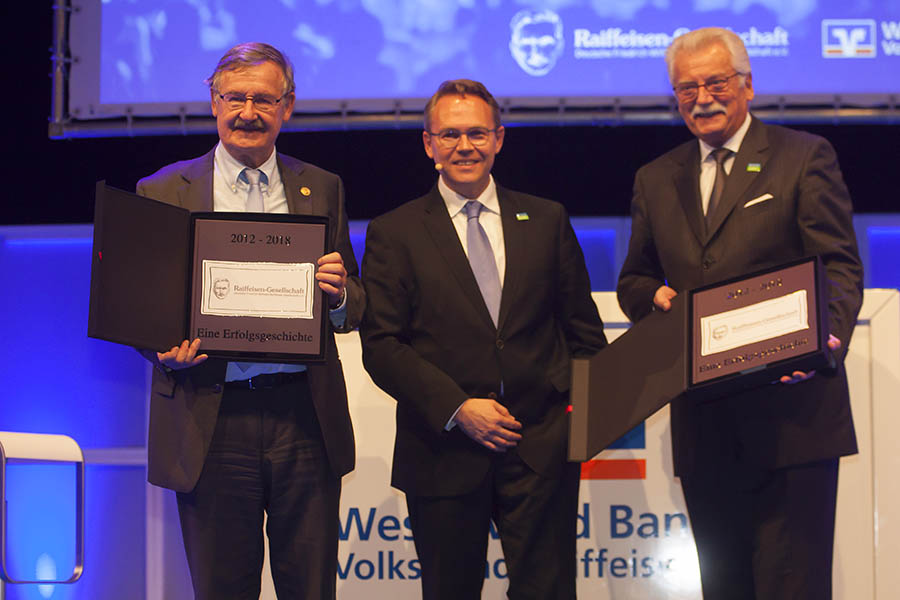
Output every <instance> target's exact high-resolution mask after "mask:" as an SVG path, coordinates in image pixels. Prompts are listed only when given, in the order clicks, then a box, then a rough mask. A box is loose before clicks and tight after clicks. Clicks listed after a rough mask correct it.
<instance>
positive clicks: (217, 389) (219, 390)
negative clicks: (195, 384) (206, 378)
mask: <svg viewBox="0 0 900 600" xmlns="http://www.w3.org/2000/svg"><path fill="white" fill-rule="evenodd" d="M213 393H215V394H221V393H222V384H221V383H217V384H216V385H214V386H213Z"/></svg>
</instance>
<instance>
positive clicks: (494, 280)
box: [464, 200, 501, 326]
mask: <svg viewBox="0 0 900 600" xmlns="http://www.w3.org/2000/svg"><path fill="white" fill-rule="evenodd" d="M464 208H465V211H466V216H467V217H468V225H467V228H466V245H467V246H468V250H469V264H470V265H471V266H472V273H473V274H474V275H475V280H476V281H477V282H478V288H479V289H480V290H481V297H482V298H484V303H485V304H486V305H487V308H488V312H489V313H491V320H492V321H494V325H495V326H496V325H497V318H498V317H499V316H500V293H501V290H500V274H499V273H498V272H497V262H496V260H495V259H494V251H493V250H492V249H491V242H490V240H488V236H487V233H486V232H485V231H484V227H482V226H481V223H479V222H478V215H479V213H480V212H481V208H482V206H481V202H478V201H477V200H470V201H468V202H466V205H465V207H464Z"/></svg>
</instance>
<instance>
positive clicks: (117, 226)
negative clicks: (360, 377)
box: [88, 182, 330, 362]
mask: <svg viewBox="0 0 900 600" xmlns="http://www.w3.org/2000/svg"><path fill="white" fill-rule="evenodd" d="M329 239H330V236H329V222H328V218H327V217H321V216H311V215H293V214H268V213H267V214H256V213H223V212H219V213H216V212H211V213H191V212H189V211H188V210H185V209H182V208H179V207H176V206H172V205H169V204H166V203H163V202H158V201H155V200H152V199H149V198H145V197H143V196H138V195H136V194H132V193H129V192H125V191H122V190H117V189H115V188H111V187H109V186H106V185H105V183H104V182H99V183H98V184H97V201H96V206H95V218H94V248H93V254H92V259H91V260H92V265H91V300H90V313H89V317H88V335H89V336H91V337H96V338H99V339H104V340H107V341H112V342H116V343H120V344H126V345H129V346H134V347H137V348H145V349H151V350H157V351H165V350H168V349H169V348H171V347H172V346H173V345H175V344H178V343H180V342H181V340H183V339H194V338H200V339H201V340H202V344H201V351H202V352H205V353H207V354H209V355H210V356H217V357H222V358H229V359H233V360H245V361H253V362H315V361H320V360H323V359H324V351H325V350H324V349H325V345H324V340H325V336H326V335H327V323H326V319H327V318H328V317H327V310H328V309H327V301H326V296H325V294H324V292H322V291H321V290H320V289H319V286H318V285H317V283H316V281H315V272H316V269H317V264H316V261H317V260H318V258H319V257H321V256H323V255H324V254H326V253H327V252H326V249H327V241H328V240H329Z"/></svg>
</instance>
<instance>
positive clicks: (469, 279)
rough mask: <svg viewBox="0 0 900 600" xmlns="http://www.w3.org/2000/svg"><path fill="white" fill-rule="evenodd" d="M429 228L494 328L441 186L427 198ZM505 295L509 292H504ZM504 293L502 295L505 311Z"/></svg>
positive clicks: (466, 293)
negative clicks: (442, 195)
mask: <svg viewBox="0 0 900 600" xmlns="http://www.w3.org/2000/svg"><path fill="white" fill-rule="evenodd" d="M423 221H424V225H425V230H426V231H427V232H428V235H429V236H431V239H432V241H433V242H434V244H435V246H436V247H437V250H438V252H439V253H440V254H441V256H443V257H444V260H445V261H446V262H447V266H448V267H449V269H450V273H451V274H452V275H453V277H454V278H455V279H456V281H457V283H459V286H460V288H462V292H463V295H464V296H465V297H466V298H467V299H468V300H469V302H471V303H472V306H473V308H474V309H475V311H476V312H477V313H478V314H479V315H480V318H481V319H482V321H484V322H486V324H487V325H488V326H490V327H491V328H492V329H493V328H494V322H493V321H492V320H491V314H490V313H489V312H488V309H487V305H486V304H485V303H484V298H482V296H481V289H480V288H479V287H478V282H477V281H476V280H475V275H474V274H472V267H471V266H470V265H469V259H468V258H466V253H465V252H463V248H462V244H460V242H459V236H458V235H457V234H456V228H455V227H454V226H453V222H452V221H451V220H450V215H449V214H448V213H447V205H446V204H444V199H443V198H441V194H440V192H438V189H437V186H435V187H433V188H432V189H431V192H430V193H429V194H428V196H427V198H426V201H425V214H424V216H423ZM504 295H505V294H504ZM500 314H501V315H502V314H503V310H502V296H501V311H500Z"/></svg>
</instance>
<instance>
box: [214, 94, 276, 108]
mask: <svg viewBox="0 0 900 600" xmlns="http://www.w3.org/2000/svg"><path fill="white" fill-rule="evenodd" d="M284 96H287V94H284V95H283V96H281V97H279V98H275V97H273V96H269V95H268V94H255V95H253V96H246V95H244V94H238V93H237V92H226V93H224V94H219V98H221V99H222V101H223V102H225V104H226V105H227V106H228V108H230V109H231V110H240V109H242V108H244V106H246V105H247V100H249V101H250V102H252V103H253V107H254V108H256V110H258V111H260V112H270V111H273V110H275V107H276V106H278V103H279V102H281V100H282V99H283V98H284Z"/></svg>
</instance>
